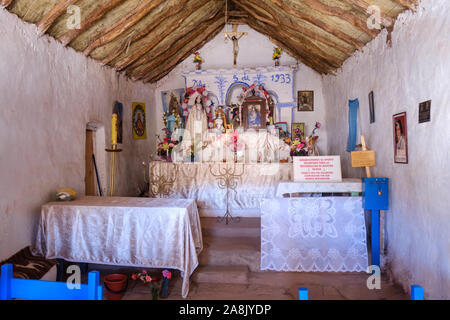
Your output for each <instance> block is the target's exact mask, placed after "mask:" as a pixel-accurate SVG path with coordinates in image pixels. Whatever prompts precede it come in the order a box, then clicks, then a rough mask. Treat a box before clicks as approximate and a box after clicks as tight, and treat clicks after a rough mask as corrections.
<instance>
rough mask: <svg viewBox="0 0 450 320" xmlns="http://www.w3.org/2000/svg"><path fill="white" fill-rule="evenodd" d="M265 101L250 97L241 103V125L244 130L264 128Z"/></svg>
mask: <svg viewBox="0 0 450 320" xmlns="http://www.w3.org/2000/svg"><path fill="white" fill-rule="evenodd" d="M266 113H267V101H266V99H264V98H261V97H256V96H251V97H248V98H247V99H245V101H244V102H243V103H242V124H243V126H244V130H248V129H255V130H258V129H265V128H266Z"/></svg>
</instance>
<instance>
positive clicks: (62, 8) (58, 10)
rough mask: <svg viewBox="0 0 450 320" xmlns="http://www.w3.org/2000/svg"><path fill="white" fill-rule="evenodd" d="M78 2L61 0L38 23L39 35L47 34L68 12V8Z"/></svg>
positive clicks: (75, 0) (76, 0)
mask: <svg viewBox="0 0 450 320" xmlns="http://www.w3.org/2000/svg"><path fill="white" fill-rule="evenodd" d="M76 2H78V0H61V1H58V2H57V3H56V4H55V5H54V6H53V8H52V9H51V10H50V11H49V12H47V13H46V14H45V16H44V17H43V18H42V19H41V21H39V22H38V23H37V25H36V26H37V28H38V32H39V35H40V36H42V35H43V34H44V33H46V32H47V30H48V28H50V27H51V25H52V24H53V23H54V22H55V21H56V19H58V17H59V16H61V15H62V14H63V13H64V12H66V11H67V8H68V7H69V6H71V5H73V4H75V3H76Z"/></svg>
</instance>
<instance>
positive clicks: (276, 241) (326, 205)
mask: <svg viewBox="0 0 450 320" xmlns="http://www.w3.org/2000/svg"><path fill="white" fill-rule="evenodd" d="M367 267H368V254H367V243H366V225H365V218H364V210H363V208H362V198H361V197H359V196H358V197H316V198H315V197H305V198H267V199H263V200H262V202H261V270H276V271H305V272H309V271H319V272H329V271H334V272H342V271H366V270H367Z"/></svg>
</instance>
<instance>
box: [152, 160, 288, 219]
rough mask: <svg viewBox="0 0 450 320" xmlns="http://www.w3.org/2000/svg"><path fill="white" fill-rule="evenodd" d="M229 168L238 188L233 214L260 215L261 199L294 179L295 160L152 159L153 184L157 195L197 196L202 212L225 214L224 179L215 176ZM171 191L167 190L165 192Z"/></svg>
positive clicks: (233, 198)
mask: <svg viewBox="0 0 450 320" xmlns="http://www.w3.org/2000/svg"><path fill="white" fill-rule="evenodd" d="M226 168H230V169H232V170H231V172H230V173H233V172H234V174H235V175H236V177H235V182H236V192H235V191H233V190H230V193H229V205H230V208H231V211H232V213H233V215H236V216H242V217H259V216H260V210H259V206H260V202H261V200H262V199H263V198H272V197H273V196H274V195H275V190H276V188H277V185H278V182H279V181H283V180H291V179H292V163H273V164H270V163H267V164H266V163H255V164H250V163H245V164H243V163H236V164H235V163H220V162H217V163H201V162H193V163H171V162H162V161H154V162H151V163H150V188H151V191H152V192H154V196H163V197H168V198H178V199H195V200H196V201H197V206H198V208H199V211H200V215H201V216H214V217H215V216H217V215H223V214H224V213H225V211H226V189H222V188H221V187H220V186H219V184H222V186H223V182H224V180H223V179H221V178H220V177H217V176H214V174H216V175H219V174H221V173H224V170H225V169H226ZM162 193H167V194H165V195H164V194H162Z"/></svg>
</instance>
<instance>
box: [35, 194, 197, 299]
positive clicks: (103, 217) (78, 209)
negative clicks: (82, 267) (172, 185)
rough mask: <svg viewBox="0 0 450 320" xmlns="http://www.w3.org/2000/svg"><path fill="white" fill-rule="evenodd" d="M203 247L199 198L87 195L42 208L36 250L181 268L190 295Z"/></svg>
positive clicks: (74, 257)
mask: <svg viewBox="0 0 450 320" xmlns="http://www.w3.org/2000/svg"><path fill="white" fill-rule="evenodd" d="M202 249H203V240H202V233H201V225H200V218H199V215H198V210H197V205H196V203H195V201H194V200H190V199H150V198H125V197H83V198H80V199H77V200H74V201H67V202H50V203H47V204H45V205H43V206H42V211H41V219H40V223H39V227H38V234H37V239H36V243H35V246H34V249H33V252H34V253H35V254H40V255H43V256H45V257H46V258H48V259H56V258H60V259H64V260H67V261H73V262H85V263H97V264H110V265H120V266H136V267H143V268H170V269H177V270H180V271H181V272H182V276H183V285H182V296H183V298H186V297H187V295H188V292H189V277H190V275H191V274H192V273H193V272H194V270H195V268H196V267H197V266H198V254H199V253H200V252H201V250H202Z"/></svg>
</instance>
